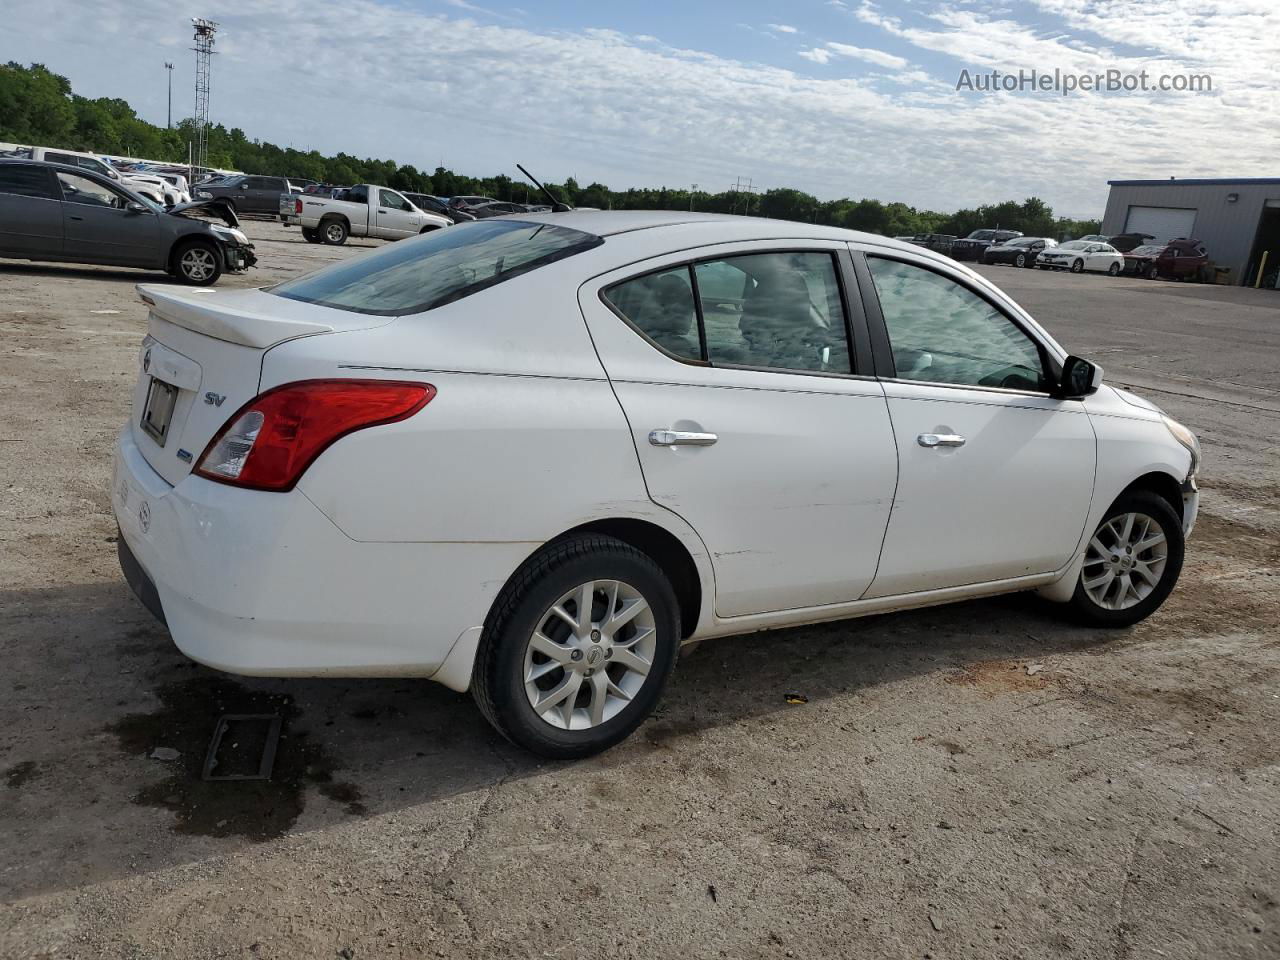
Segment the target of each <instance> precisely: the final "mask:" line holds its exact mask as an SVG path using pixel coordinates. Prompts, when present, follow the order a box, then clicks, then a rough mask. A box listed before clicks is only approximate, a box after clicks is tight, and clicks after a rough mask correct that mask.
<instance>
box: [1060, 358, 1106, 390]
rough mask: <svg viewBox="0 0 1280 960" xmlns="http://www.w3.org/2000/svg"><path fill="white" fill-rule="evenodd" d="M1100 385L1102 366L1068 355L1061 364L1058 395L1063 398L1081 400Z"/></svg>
mask: <svg viewBox="0 0 1280 960" xmlns="http://www.w3.org/2000/svg"><path fill="white" fill-rule="evenodd" d="M1100 386H1102V368H1101V367H1100V366H1098V365H1097V364H1096V363H1090V362H1089V361H1088V360H1085V359H1084V358H1083V357H1077V356H1070V357H1067V359H1066V361H1065V362H1064V363H1063V364H1062V380H1061V381H1060V383H1059V384H1058V396H1059V397H1061V398H1062V399H1063V400H1083V399H1084V398H1085V397H1087V396H1089V395H1090V394H1092V393H1097V392H1098V387H1100Z"/></svg>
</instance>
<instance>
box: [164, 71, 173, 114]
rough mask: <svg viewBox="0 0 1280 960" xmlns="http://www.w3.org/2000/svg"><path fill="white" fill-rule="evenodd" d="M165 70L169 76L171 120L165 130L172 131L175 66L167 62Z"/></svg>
mask: <svg viewBox="0 0 1280 960" xmlns="http://www.w3.org/2000/svg"><path fill="white" fill-rule="evenodd" d="M164 68H165V70H166V71H167V72H168V74H169V120H168V122H167V123H166V124H165V129H166V130H172V129H173V64H172V63H169V61H167V60H166V61H165V64H164Z"/></svg>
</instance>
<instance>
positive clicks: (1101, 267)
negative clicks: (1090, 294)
mask: <svg viewBox="0 0 1280 960" xmlns="http://www.w3.org/2000/svg"><path fill="white" fill-rule="evenodd" d="M1036 266H1037V267H1039V268H1040V269H1041V270H1050V269H1052V270H1070V271H1071V272H1072V273H1081V272H1083V271H1085V270H1093V271H1095V272H1097V273H1109V274H1111V276H1113V277H1114V276H1117V275H1118V274H1119V273H1120V271H1121V270H1123V269H1124V254H1123V253H1121V252H1120V251H1119V250H1117V249H1116V248H1115V247H1113V246H1111V244H1109V243H1092V242H1090V241H1088V240H1069V241H1067V242H1066V243H1063V244H1059V245H1058V246H1056V247H1053V248H1052V249H1050V250H1046V251H1044V252H1043V253H1042V254H1040V256H1039V257H1037V258H1036Z"/></svg>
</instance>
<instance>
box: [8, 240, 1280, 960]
mask: <svg viewBox="0 0 1280 960" xmlns="http://www.w3.org/2000/svg"><path fill="white" fill-rule="evenodd" d="M248 230H249V232H250V233H251V234H252V235H253V236H254V237H255V239H256V241H257V243H258V246H259V252H260V254H261V260H262V264H263V266H262V268H261V269H258V270H255V271H252V272H251V273H250V274H249V275H248V276H246V277H233V278H228V279H227V281H226V283H225V284H224V285H225V286H247V285H258V284H262V283H264V282H267V281H270V280H274V279H279V278H283V277H285V276H290V275H293V274H296V273H298V272H300V271H303V270H306V269H310V268H311V267H312V266H315V265H317V264H318V263H320V262H321V261H325V260H334V259H339V258H342V257H346V256H351V255H353V254H355V253H358V252H359V250H360V249H361V247H360V246H357V245H355V244H353V245H351V246H349V247H346V248H332V247H319V246H310V245H307V244H305V243H303V242H302V240H301V238H300V237H299V236H298V233H297V231H291V230H287V229H285V228H283V227H281V226H279V225H277V224H271V223H266V222H255V223H251V224H249V225H248ZM983 269H984V272H986V273H988V275H990V276H992V277H993V278H995V280H996V282H998V283H1001V284H1002V285H1003V286H1004V287H1005V288H1006V289H1007V290H1009V291H1010V292H1011V293H1012V294H1013V295H1014V296H1015V297H1017V298H1018V299H1019V300H1020V301H1021V302H1022V303H1023V304H1025V305H1026V306H1027V307H1028V308H1029V309H1030V310H1031V311H1032V312H1033V313H1034V314H1036V315H1037V316H1038V317H1039V318H1041V320H1042V321H1043V322H1044V323H1045V324H1046V325H1047V326H1048V328H1049V329H1050V330H1051V331H1052V332H1053V333H1054V334H1055V335H1056V336H1057V337H1058V338H1059V339H1060V340H1062V341H1063V342H1064V343H1066V344H1067V345H1068V346H1070V347H1071V348H1072V349H1073V350H1075V351H1076V352H1078V353H1081V354H1084V355H1086V356H1090V357H1093V358H1095V359H1097V360H1098V361H1099V362H1101V363H1102V364H1103V365H1104V367H1105V368H1106V370H1107V374H1108V378H1109V379H1110V380H1112V381H1113V382H1120V383H1126V384H1131V385H1133V386H1134V387H1135V388H1136V389H1138V390H1139V391H1140V392H1143V393H1144V394H1146V395H1148V396H1150V397H1151V398H1152V399H1154V400H1155V401H1156V402H1158V403H1160V404H1161V405H1162V406H1164V407H1165V408H1166V409H1167V410H1168V411H1169V412H1170V413H1171V414H1172V415H1174V416H1177V417H1178V418H1180V419H1182V420H1184V421H1185V422H1186V423H1188V424H1189V425H1190V426H1191V427H1192V428H1193V429H1195V430H1196V431H1197V432H1198V433H1199V434H1200V437H1201V439H1202V442H1203V444H1204V449H1205V455H1206V468H1205V476H1204V482H1203V486H1204V495H1203V500H1202V514H1201V521H1200V525H1199V526H1198V527H1197V529H1196V531H1195V534H1194V536H1193V538H1192V540H1191V542H1190V545H1189V551H1188V562H1187V566H1186V569H1185V571H1184V573H1183V579H1182V583H1181V585H1180V586H1179V587H1178V589H1177V590H1176V591H1175V593H1174V594H1173V596H1172V598H1171V599H1170V601H1169V603H1168V604H1166V606H1165V608H1164V609H1163V610H1162V611H1161V612H1160V613H1158V614H1157V615H1156V616H1155V617H1153V618H1151V619H1150V620H1148V621H1147V622H1145V623H1143V624H1141V625H1139V626H1137V627H1136V628H1134V629H1132V630H1128V631H1122V632H1119V633H1101V632H1096V631H1091V630H1086V629H1081V628H1079V627H1075V626H1071V625H1069V624H1067V623H1065V622H1063V621H1062V620H1060V619H1059V618H1058V616H1057V615H1056V611H1055V609H1053V608H1050V607H1048V606H1045V605H1042V604H1040V603H1038V602H1036V601H1035V600H1034V599H1033V598H1029V597H1022V596H1017V597H1006V598H1001V599H996V600H989V601H982V602H973V603H966V604H961V605H958V606H953V607H946V608H938V609H933V610H925V611H919V612H913V613H905V614H898V615H890V616H879V617H872V618H867V619H862V620H855V621H848V622H844V623H836V624H830V625H825V626H820V627H811V628H803V629H796V630H787V631H782V632H776V633H771V634H758V635H755V636H750V637H745V638H731V639H725V640H718V641H709V642H707V643H705V644H703V645H702V647H701V648H700V649H699V650H698V651H697V652H696V653H694V654H692V655H690V656H689V657H687V658H686V659H685V660H683V661H682V662H681V665H680V667H679V669H678V670H677V673H676V676H675V678H674V681H673V684H672V686H671V688H670V689H669V691H668V695H667V697H666V700H665V702H664V703H663V705H662V706H661V708H660V712H659V714H658V715H657V716H656V717H654V718H653V719H652V720H650V721H649V722H648V723H646V724H645V725H644V726H643V727H642V728H641V729H640V731H639V732H638V734H637V735H636V736H635V737H633V738H632V739H631V740H630V741H629V742H627V743H625V744H623V745H622V746H620V747H618V748H617V749H615V750H613V751H611V752H609V753H608V754H606V755H604V756H601V757H598V758H595V759H592V760H589V761H585V762H581V763H576V764H567V765H565V764H540V763H538V762H536V761H535V760H533V759H531V758H530V757H528V756H527V755H524V754H522V753H520V752H518V751H516V750H515V749H513V748H512V747H510V746H509V745H508V744H506V743H505V742H504V741H501V740H500V739H498V738H497V737H496V736H495V735H494V734H492V733H491V732H490V730H489V728H488V727H487V726H486V725H485V723H484V721H483V720H482V719H481V718H480V716H479V714H478V713H477V712H476V710H475V709H474V708H473V707H472V705H471V703H470V701H469V700H468V698H466V697H464V696H459V695H457V694H454V693H452V692H450V691H448V690H446V689H444V688H442V687H438V686H434V685H432V684H430V683H425V682H407V681H403V680H397V681H379V680H358V681H340V680H339V681H335V680H324V681H321V680H279V681H262V680H244V679H240V678H233V677H226V676H222V675H219V674H215V673H213V672H212V671H209V670H206V669H204V668H202V667H197V666H196V665H194V664H191V663H189V662H187V661H186V660H185V659H184V658H183V657H182V656H180V655H179V654H178V653H177V651H176V650H175V649H174V648H173V646H172V645H171V643H170V642H169V640H168V637H167V635H166V634H165V632H164V630H163V629H161V628H160V627H158V626H157V625H156V624H155V623H154V622H153V621H152V620H151V618H150V616H149V615H148V614H147V613H146V612H145V611H144V610H143V609H142V608H141V606H140V605H139V604H138V603H137V602H136V601H135V600H134V599H133V597H132V595H131V594H130V592H129V590H128V588H127V587H126V586H125V584H124V582H123V579H122V578H121V575H120V573H119V570H118V568H117V565H116V559H115V545H114V534H115V525H114V521H113V520H112V518H111V514H110V506H109V500H108V490H107V487H108V483H109V474H110V450H111V445H112V441H113V437H114V435H115V433H116V431H117V430H118V428H119V426H120V424H121V423H123V422H124V421H125V419H126V417H127V413H128V404H129V394H130V387H131V385H132V382H133V378H134V375H135V374H134V370H135V363H136V353H137V348H138V342H139V340H140V338H141V336H142V334H143V330H144V325H145V311H144V309H143V308H142V306H141V305H140V304H139V303H138V301H137V299H136V296H135V294H134V291H133V285H134V283H136V282H139V281H140V280H158V279H163V278H152V277H146V276H143V275H139V274H136V273H129V272H124V271H112V270H107V269H97V268H69V267H60V266H35V265H25V264H18V263H13V262H4V263H0V491H2V494H0V545H2V547H0V656H2V657H3V662H4V664H5V669H4V671H3V673H0V693H3V696H2V697H0V781H3V782H0V824H3V829H2V830H0V901H2V905H0V956H3V957H5V958H18V957H131V958H150V957H157V958H158V957H165V958H173V957H200V958H208V957H250V958H252V957H279V958H293V957H316V958H323V957H335V956H344V957H357V958H386V957H422V956H427V957H431V956H448V957H451V958H466V957H477V958H478V957H485V958H501V957H522V958H523V957H555V958H565V960H570V958H588V957H592V958H595V957H602V956H609V957H615V956H616V957H637V958H653V957H667V956H672V957H675V956H679V957H733V958H739V957H742V958H750V957H834V956H848V957H893V958H898V957H932V958H957V957H974V958H1018V957H1023V958H1039V957H1073V958H1127V957H1135V958H1136V957H1144V958H1145V957H1157V956H1158V957H1170V958H1183V957H1185V958H1215V960H1216V958H1235V957H1242V958H1243V957H1247V958H1263V957H1277V956H1280V907H1278V906H1277V902H1278V901H1280V844H1278V842H1277V841H1278V839H1280V782H1278V780H1280V766H1278V764H1280V745H1278V744H1277V736H1276V731H1277V729H1278V721H1280V683H1278V682H1277V681H1280V632H1278V630H1277V626H1276V623H1277V614H1278V613H1280V586H1278V583H1277V578H1276V572H1277V567H1278V565H1280V502H1278V500H1280V484H1278V482H1277V478H1278V477H1280V446H1278V444H1277V441H1276V440H1275V437H1276V436H1277V434H1280V372H1278V371H1277V368H1278V367H1280V363H1277V357H1280V296H1277V295H1275V294H1269V293H1259V292H1255V291H1249V290H1240V289H1235V288H1225V287H1200V286H1190V285H1184V284H1177V283H1165V282H1155V283H1153V282H1148V281H1139V280H1126V279H1111V278H1107V277H1095V276H1073V275H1069V274H1057V273H1052V274H1051V273H1043V272H1040V271H1016V270H1013V269H1011V268H983ZM788 693H800V694H803V695H804V696H805V697H807V698H808V699H807V702H806V703H799V704H789V703H788V702H787V701H786V699H785V694H788ZM264 711H270V712H277V713H280V714H281V715H283V716H284V717H285V719H286V723H285V736H284V739H283V740H282V741H281V747H280V753H279V756H278V758H277V764H276V773H275V776H274V778H273V779H272V781H270V782H269V783H238V784H237V783H205V782H202V781H201V780H200V778H199V769H200V765H201V763H202V761H203V756H204V750H205V747H206V745H207V743H208V739H209V736H210V734H211V732H212V726H213V722H214V720H215V718H216V717H217V716H218V715H219V714H222V713H254V712H264ZM157 748H161V749H160V753H159V755H158V756H152V754H153V752H154V751H156V750H157ZM175 755H176V756H175ZM164 757H171V758H173V759H162V758H164Z"/></svg>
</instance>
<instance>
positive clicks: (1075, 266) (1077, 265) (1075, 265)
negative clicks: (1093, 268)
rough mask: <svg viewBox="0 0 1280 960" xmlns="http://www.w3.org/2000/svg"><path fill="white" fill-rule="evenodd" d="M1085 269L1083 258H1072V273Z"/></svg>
mask: <svg viewBox="0 0 1280 960" xmlns="http://www.w3.org/2000/svg"><path fill="white" fill-rule="evenodd" d="M1083 269H1084V261H1083V260H1072V261H1071V272H1072V273H1079V272H1080V271H1082V270H1083Z"/></svg>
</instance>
